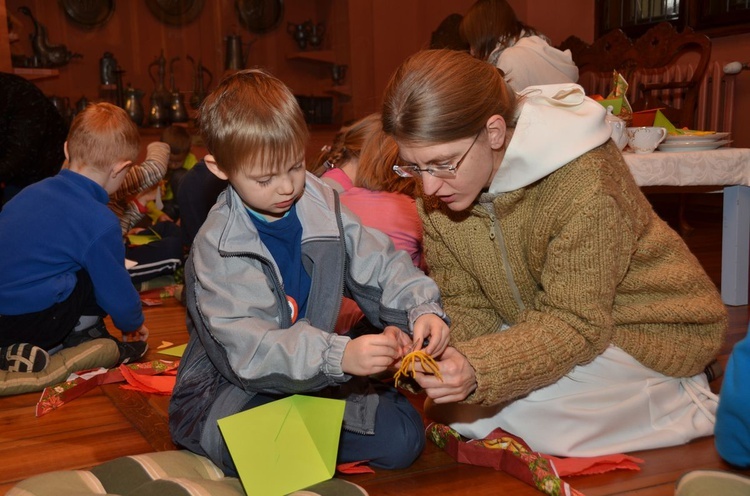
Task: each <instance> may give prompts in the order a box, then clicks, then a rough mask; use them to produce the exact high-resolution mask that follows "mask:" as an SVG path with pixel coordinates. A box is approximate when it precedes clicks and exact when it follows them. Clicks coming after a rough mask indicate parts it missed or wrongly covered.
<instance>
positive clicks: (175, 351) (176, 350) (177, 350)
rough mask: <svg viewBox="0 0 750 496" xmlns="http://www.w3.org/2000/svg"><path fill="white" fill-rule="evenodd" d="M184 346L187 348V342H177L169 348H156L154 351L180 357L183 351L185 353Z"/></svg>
mask: <svg viewBox="0 0 750 496" xmlns="http://www.w3.org/2000/svg"><path fill="white" fill-rule="evenodd" d="M185 348H187V344H178V345H177V346H172V347H170V348H164V349H162V350H156V352H157V353H161V354H162V355H170V356H176V357H181V356H182V355H183V353H185Z"/></svg>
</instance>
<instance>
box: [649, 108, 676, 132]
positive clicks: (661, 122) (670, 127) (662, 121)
mask: <svg viewBox="0 0 750 496" xmlns="http://www.w3.org/2000/svg"><path fill="white" fill-rule="evenodd" d="M654 126H656V127H665V128H667V133H669V134H677V132H678V131H677V128H676V127H675V126H674V124H672V123H671V122H669V119H667V117H666V116H665V115H664V114H662V113H661V110H657V111H656V116H655V117H654Z"/></svg>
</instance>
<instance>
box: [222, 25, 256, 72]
mask: <svg viewBox="0 0 750 496" xmlns="http://www.w3.org/2000/svg"><path fill="white" fill-rule="evenodd" d="M225 40H226V41H227V54H226V55H227V58H226V61H225V63H224V69H225V70H232V71H237V70H240V69H244V68H245V66H246V65H247V58H248V56H249V55H250V50H249V48H250V45H252V44H253V43H255V41H256V40H250V41H249V42H247V47H248V51H247V53H246V54H244V55H243V54H242V46H243V45H245V43H242V36H241V35H239V34H230V35H228V36H227V37H226V38H225Z"/></svg>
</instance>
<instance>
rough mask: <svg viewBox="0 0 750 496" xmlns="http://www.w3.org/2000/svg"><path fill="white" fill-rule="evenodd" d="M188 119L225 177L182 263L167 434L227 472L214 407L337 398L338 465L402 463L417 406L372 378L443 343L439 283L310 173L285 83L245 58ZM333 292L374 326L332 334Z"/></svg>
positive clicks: (414, 431) (231, 410)
mask: <svg viewBox="0 0 750 496" xmlns="http://www.w3.org/2000/svg"><path fill="white" fill-rule="evenodd" d="M200 127H201V133H202V134H203V139H204V141H205V143H206V147H207V148H208V151H209V155H207V156H206V157H205V161H206V165H207V166H208V168H209V169H210V170H211V172H213V174H215V175H216V176H217V177H219V178H221V179H227V180H228V181H229V184H230V186H229V187H227V189H226V190H225V191H224V192H223V193H222V194H221V195H220V196H219V199H218V201H217V203H216V205H215V206H214V207H213V209H212V210H211V212H210V213H209V215H208V218H207V219H206V221H205V223H204V224H203V226H202V227H201V229H200V231H199V233H198V235H197V236H196V238H195V241H194V244H193V247H192V250H191V254H190V257H189V258H188V261H187V263H186V267H185V284H186V301H187V306H188V329H189V332H190V341H189V343H188V346H187V349H186V350H185V353H184V355H183V358H182V361H181V363H180V368H179V373H178V376H177V384H176V387H175V389H174V392H173V395H172V400H171V404H170V408H169V421H170V429H171V433H172V437H173V439H174V441H175V443H176V444H177V445H180V446H182V447H185V448H187V449H189V450H191V451H194V452H196V453H199V454H202V455H206V456H208V457H209V458H211V459H212V460H213V461H214V463H216V464H217V465H218V466H220V467H221V468H222V469H223V470H224V471H225V472H226V473H227V474H235V473H236V470H235V467H234V464H233V462H232V460H231V457H230V456H229V453H228V451H227V448H226V445H225V443H224V441H223V439H222V436H221V434H220V432H219V429H218V427H217V423H216V422H217V420H218V419H220V418H223V417H226V416H228V415H232V414H235V413H238V412H240V411H244V410H248V409H251V408H254V407H256V406H259V405H262V404H264V403H268V402H270V401H274V400H276V399H280V398H283V397H285V396H289V395H292V394H298V393H301V394H308V395H317V396H324V397H329V398H339V399H345V400H346V409H345V413H344V423H343V427H342V432H341V438H340V443H339V452H338V463H345V462H351V461H358V460H369V461H370V464H372V465H373V466H376V467H382V468H403V467H406V466H408V465H410V464H411V463H412V462H413V461H414V460H415V459H416V457H417V456H418V455H419V454H420V452H421V451H422V448H423V447H424V434H423V423H422V419H421V417H420V415H419V413H418V412H417V411H416V410H415V409H414V408H413V407H412V406H411V404H410V403H409V401H408V400H407V399H406V398H405V397H404V396H402V395H401V394H400V393H398V392H397V391H396V390H395V389H394V388H393V387H391V386H388V385H386V384H385V383H383V382H381V381H377V380H373V379H370V378H368V376H370V375H372V374H378V373H381V372H383V371H385V370H387V369H388V368H391V367H393V366H395V365H396V364H397V363H398V362H399V360H400V359H401V358H402V357H403V356H404V354H405V353H406V352H408V351H409V350H411V349H420V348H421V347H422V345H423V344H424V343H428V344H426V345H425V347H424V350H425V351H426V352H427V353H430V354H432V355H435V356H437V355H440V353H442V352H443V350H444V349H445V347H446V346H447V344H448V339H449V330H448V326H447V324H446V320H447V318H446V316H445V313H444V312H443V310H442V307H441V304H440V295H439V292H438V289H437V286H436V285H435V283H434V282H433V281H432V280H431V279H429V278H428V277H427V276H425V275H424V274H423V273H422V272H421V271H419V270H418V269H416V268H415V267H414V265H413V264H412V262H411V258H410V257H409V256H408V255H407V254H406V253H405V252H402V251H396V250H395V249H394V248H393V245H392V244H391V242H390V240H389V239H388V237H387V236H386V235H384V234H382V233H380V232H378V231H374V230H370V229H368V228H365V227H363V226H362V225H361V224H360V222H359V219H358V218H357V217H356V216H355V215H354V214H352V213H351V212H350V211H348V210H347V209H346V208H345V207H342V206H341V205H340V204H339V201H338V196H337V195H336V193H335V192H334V191H333V190H332V189H331V188H330V187H328V186H326V185H324V184H323V183H322V182H321V181H320V180H318V179H317V178H316V177H315V176H314V175H312V174H310V173H308V172H307V171H306V169H305V161H304V152H305V145H306V142H307V139H308V131H307V126H306V124H305V121H304V117H303V114H302V111H301V110H300V107H299V105H298V104H297V101H296V99H295V97H294V95H292V93H291V92H290V91H289V89H288V88H287V87H286V86H285V85H284V84H283V83H282V82H281V81H279V80H278V79H276V78H274V77H273V76H271V75H269V74H268V73H266V72H263V71H261V70H255V69H253V70H246V71H241V72H238V73H235V74H233V75H230V76H228V77H227V78H225V79H224V80H223V81H222V82H221V83H220V84H219V86H218V87H217V88H216V89H215V90H214V91H213V92H212V93H211V94H210V95H209V96H208V97H207V98H206V100H205V101H204V103H203V105H202V107H201V113H200ZM342 295H346V296H349V297H351V298H353V299H354V300H355V301H356V302H357V303H358V304H359V306H360V308H361V309H362V311H363V312H364V314H365V316H366V317H367V319H368V320H369V321H370V323H372V324H373V325H374V326H375V327H377V328H382V329H383V331H382V332H381V333H375V334H365V335H363V336H360V337H357V338H355V339H351V338H350V337H347V336H343V335H338V334H336V333H334V332H333V329H334V326H335V324H336V319H337V316H338V313H339V309H340V305H341V298H342Z"/></svg>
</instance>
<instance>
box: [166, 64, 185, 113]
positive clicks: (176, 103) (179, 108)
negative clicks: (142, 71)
mask: <svg viewBox="0 0 750 496" xmlns="http://www.w3.org/2000/svg"><path fill="white" fill-rule="evenodd" d="M179 60H180V57H173V58H172V60H171V61H170V62H169V85H170V86H171V87H172V89H171V91H170V93H169V102H168V113H169V122H187V120H188V115H187V109H186V108H185V97H184V95H183V94H182V93H180V90H178V89H177V85H176V84H175V82H174V63H175V62H178V61H179Z"/></svg>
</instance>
